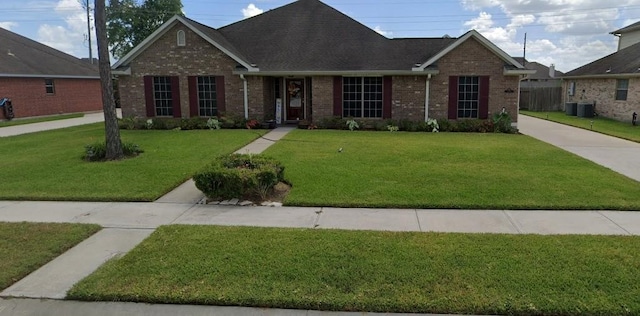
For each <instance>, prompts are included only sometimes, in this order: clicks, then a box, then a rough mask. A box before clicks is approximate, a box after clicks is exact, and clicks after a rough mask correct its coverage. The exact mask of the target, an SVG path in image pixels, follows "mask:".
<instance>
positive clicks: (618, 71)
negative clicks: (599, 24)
mask: <svg viewBox="0 0 640 316" xmlns="http://www.w3.org/2000/svg"><path fill="white" fill-rule="evenodd" d="M621 75H626V76H640V43H637V44H634V45H631V46H629V47H627V48H624V49H621V50H619V51H617V52H615V53H613V54H611V55H609V56H605V57H603V58H600V59H598V60H596V61H594V62H592V63H589V64H586V65H584V66H582V67H580V68H576V69H574V70H571V71H569V72H567V73H566V74H565V77H594V76H595V77H611V76H618V77H619V76H621Z"/></svg>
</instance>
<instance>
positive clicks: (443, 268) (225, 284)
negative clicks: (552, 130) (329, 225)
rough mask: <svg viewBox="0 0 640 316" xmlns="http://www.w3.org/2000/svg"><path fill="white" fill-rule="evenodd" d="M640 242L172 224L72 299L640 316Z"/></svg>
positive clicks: (80, 287) (636, 239) (78, 289)
mask: <svg viewBox="0 0 640 316" xmlns="http://www.w3.org/2000/svg"><path fill="white" fill-rule="evenodd" d="M639 254H640V239H639V237H621V236H577V235H573V236H540V235H491V234H442V233H398V232H371V231H340V230H311V229H276V228H247V227H215V226H180V225H175V226H164V227H161V228H159V229H158V230H157V231H156V232H154V233H153V234H152V235H151V237H150V238H148V239H147V240H145V241H143V242H142V243H141V244H140V245H139V246H138V247H136V248H135V249H134V250H132V251H131V252H130V253H128V254H127V255H125V256H124V257H122V258H119V259H115V260H113V261H111V262H109V263H107V264H106V265H104V266H102V267H101V268H100V269H98V271H97V272H95V273H94V274H92V275H90V276H89V277H87V278H86V279H84V280H82V281H81V282H80V283H78V284H76V285H75V286H74V287H73V288H72V289H71V290H70V291H69V293H68V298H69V299H81V300H106V301H134V302H150V303H175V304H210V305H240V306H258V307H275V308H293V309H314V310H344V311H377V312H405V313H414V312H416V313H418V312H419V313H462V314H467V313H470V314H483V315H484V314H492V315H493V314H510V315H637V314H638V313H640V300H638V297H640V287H639V286H638V284H640V277H639V276H640V255H639Z"/></svg>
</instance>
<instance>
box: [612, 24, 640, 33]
mask: <svg viewBox="0 0 640 316" xmlns="http://www.w3.org/2000/svg"><path fill="white" fill-rule="evenodd" d="M635 30H640V22H636V23H633V24H631V25H628V26H625V27H623V28H621V29H619V30H615V31H613V32H611V33H609V34H614V35H619V34H622V33H627V32H631V31H635Z"/></svg>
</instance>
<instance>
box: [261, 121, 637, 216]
mask: <svg viewBox="0 0 640 316" xmlns="http://www.w3.org/2000/svg"><path fill="white" fill-rule="evenodd" d="M339 149H342V151H340V150H339ZM265 154H268V155H271V156H273V157H275V158H276V159H279V160H280V161H282V162H283V164H284V165H285V168H286V170H285V176H286V177H287V179H288V180H290V181H291V183H292V184H293V187H292V190H291V192H290V194H289V196H288V197H287V198H286V200H285V204H286V205H296V206H335V207H398V208H471V209H578V210H579V209H620V210H637V209H640V199H638V196H640V186H639V185H638V183H637V182H636V181H634V180H632V179H629V178H627V177H624V176H622V175H620V174H618V173H615V172H613V171H611V170H609V169H607V168H605V167H602V166H600V165H597V164H595V163H593V162H591V161H588V160H585V159H582V158H580V157H578V156H576V155H574V154H571V153H568V152H566V151H564V150H562V149H559V148H557V147H554V146H551V145H549V144H546V143H544V142H541V141H538V140H536V139H534V138H531V137H529V136H525V135H508V134H494V133H490V134H466V133H406V132H395V133H390V132H366V131H356V132H349V131H330V130H295V131H292V132H291V133H289V134H288V135H287V136H285V138H284V139H283V140H280V141H279V142H277V143H276V144H275V145H273V146H272V147H270V148H268V149H267V150H266V152H265Z"/></svg>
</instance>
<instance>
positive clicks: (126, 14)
mask: <svg viewBox="0 0 640 316" xmlns="http://www.w3.org/2000/svg"><path fill="white" fill-rule="evenodd" d="M176 14H178V15H183V13H182V1H181V0H141V1H138V0H110V1H109V7H108V8H107V36H108V37H109V43H110V45H111V54H113V56H114V57H115V58H117V59H120V58H122V57H123V56H124V55H126V54H127V53H128V52H129V51H131V49H133V48H134V47H135V46H136V45H138V44H140V43H141V42H142V41H143V40H144V39H145V38H147V36H149V35H151V33H153V31H155V30H156V29H157V28H158V27H159V26H160V25H162V24H163V23H164V22H166V21H167V20H169V19H170V18H171V17H172V16H174V15H176Z"/></svg>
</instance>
